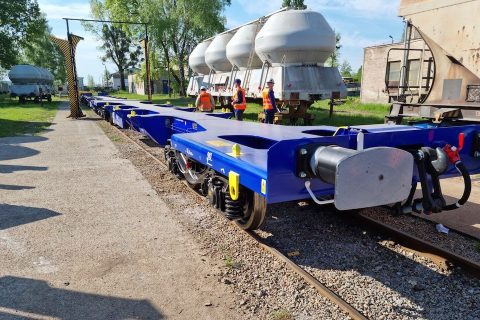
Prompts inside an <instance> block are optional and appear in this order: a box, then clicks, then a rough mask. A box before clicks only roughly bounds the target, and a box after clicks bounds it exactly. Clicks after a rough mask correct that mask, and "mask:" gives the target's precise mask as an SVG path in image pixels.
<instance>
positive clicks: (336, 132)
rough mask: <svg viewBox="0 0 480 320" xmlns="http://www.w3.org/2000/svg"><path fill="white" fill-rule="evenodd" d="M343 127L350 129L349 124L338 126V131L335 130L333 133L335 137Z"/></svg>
mask: <svg viewBox="0 0 480 320" xmlns="http://www.w3.org/2000/svg"><path fill="white" fill-rule="evenodd" d="M341 129H348V126H341V127H338V128H337V131H335V133H334V134H333V136H334V137H335V136H336V135H337V134H338V133H339V132H340V130H341Z"/></svg>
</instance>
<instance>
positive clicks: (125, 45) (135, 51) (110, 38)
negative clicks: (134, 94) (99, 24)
mask: <svg viewBox="0 0 480 320" xmlns="http://www.w3.org/2000/svg"><path fill="white" fill-rule="evenodd" d="M102 40H103V45H102V46H101V49H102V50H104V51H105V55H104V56H103V57H102V61H104V62H105V61H107V60H111V61H113V63H114V64H115V65H116V66H117V68H118V73H120V89H121V90H126V87H125V71H126V70H128V69H129V68H132V67H135V66H136V65H137V64H138V62H139V60H140V59H139V58H140V54H141V53H142V50H141V48H140V46H136V47H135V46H134V45H133V43H132V40H131V38H129V37H128V36H127V34H126V33H125V31H123V30H122V29H120V28H117V27H114V26H109V25H103V28H102Z"/></svg>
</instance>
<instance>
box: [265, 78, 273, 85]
mask: <svg viewBox="0 0 480 320" xmlns="http://www.w3.org/2000/svg"><path fill="white" fill-rule="evenodd" d="M267 83H271V84H275V81H274V80H273V78H271V79H270V80H268V81H267Z"/></svg>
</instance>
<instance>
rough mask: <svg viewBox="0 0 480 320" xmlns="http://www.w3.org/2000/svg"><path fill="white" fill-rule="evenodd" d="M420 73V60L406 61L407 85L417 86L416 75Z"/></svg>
mask: <svg viewBox="0 0 480 320" xmlns="http://www.w3.org/2000/svg"><path fill="white" fill-rule="evenodd" d="M419 74H420V60H409V61H408V86H409V87H415V86H418V75H419Z"/></svg>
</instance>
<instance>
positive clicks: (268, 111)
mask: <svg viewBox="0 0 480 320" xmlns="http://www.w3.org/2000/svg"><path fill="white" fill-rule="evenodd" d="M274 84H275V81H274V80H273V79H270V80H268V82H267V88H265V89H264V90H263V92H262V97H263V112H265V123H271V124H273V119H274V118H275V112H277V111H278V109H277V104H276V103H275V93H274V92H273V85H274Z"/></svg>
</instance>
